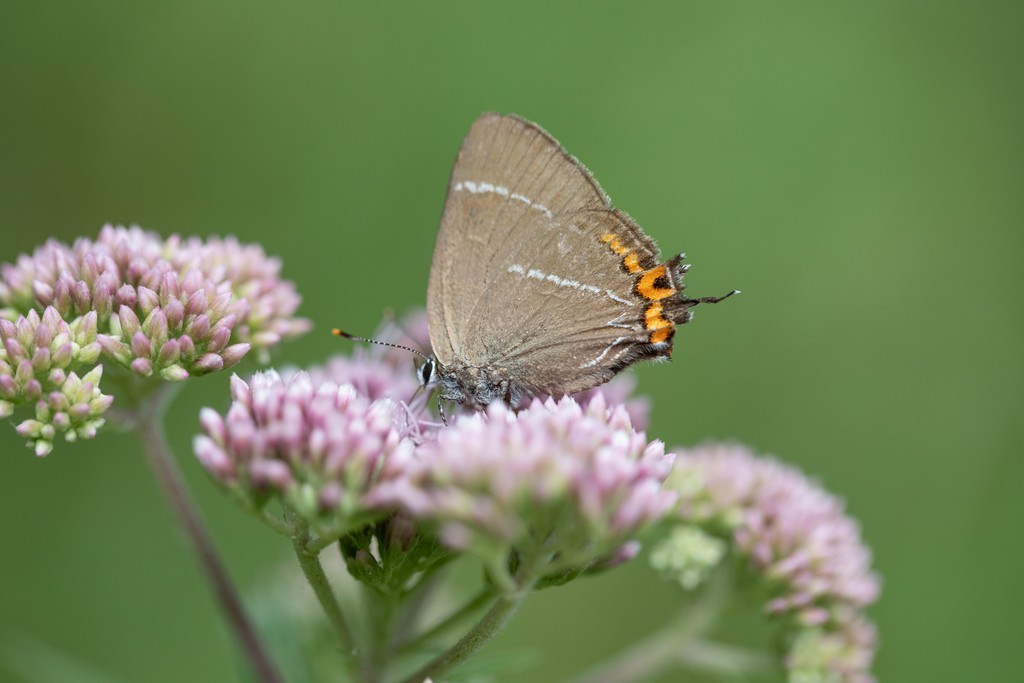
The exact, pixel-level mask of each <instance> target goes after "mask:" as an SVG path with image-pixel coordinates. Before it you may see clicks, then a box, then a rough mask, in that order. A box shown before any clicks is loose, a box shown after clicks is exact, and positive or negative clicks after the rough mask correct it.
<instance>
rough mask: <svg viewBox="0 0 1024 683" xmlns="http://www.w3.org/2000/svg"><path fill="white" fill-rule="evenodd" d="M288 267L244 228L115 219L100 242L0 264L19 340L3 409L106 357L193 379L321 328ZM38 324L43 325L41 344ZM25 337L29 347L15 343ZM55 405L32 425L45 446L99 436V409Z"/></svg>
mask: <svg viewBox="0 0 1024 683" xmlns="http://www.w3.org/2000/svg"><path fill="white" fill-rule="evenodd" d="M279 271H280V263H279V262H278V261H277V259H273V258H268V257H267V256H266V254H264V252H263V250H262V248H260V247H259V246H257V245H244V244H240V243H239V242H238V241H237V240H235V239H234V238H227V239H220V238H210V239H207V240H202V239H199V238H196V237H193V238H190V239H182V238H180V237H178V236H177V235H172V236H171V237H169V238H167V239H164V238H162V237H160V236H159V235H157V234H155V233H152V232H147V231H144V230H142V229H140V228H137V227H133V228H122V227H111V226H106V227H104V228H103V229H102V230H101V231H100V234H99V236H98V237H97V238H96V239H95V240H91V239H84V238H83V239H79V240H77V241H75V243H74V244H72V245H67V244H64V243H62V242H59V241H56V240H50V241H49V242H47V243H46V244H44V245H43V246H41V247H39V248H38V249H36V250H35V252H34V253H32V254H31V255H22V256H20V257H19V258H18V259H17V261H16V262H15V263H13V264H10V263H8V264H3V265H0V319H3V320H4V321H6V322H8V323H9V326H7V327H4V328H2V329H0V335H2V336H3V338H4V343H5V344H6V345H7V347H8V348H6V349H5V351H4V357H2V358H0V396H2V400H4V401H6V402H7V405H6V406H3V405H0V411H9V410H13V407H15V406H17V405H20V404H29V405H31V404H34V403H36V402H38V401H40V400H42V399H43V397H44V395H47V394H50V393H52V392H54V391H60V390H61V386H62V382H63V379H62V378H63V377H64V376H70V375H69V374H68V373H70V372H71V371H72V370H78V371H80V372H84V371H87V370H90V369H91V366H92V365H94V364H95V363H97V362H105V361H112V362H113V363H115V364H116V365H120V366H123V367H124V368H126V369H128V370H129V371H130V372H131V373H132V374H134V375H135V376H138V377H158V378H161V379H164V380H171V381H181V380H184V379H186V378H188V377H189V376H191V375H201V374H206V373H210V372H215V371H217V370H220V369H222V368H225V367H230V366H231V365H234V364H235V363H237V362H238V361H239V360H240V359H241V358H242V357H243V356H245V355H246V354H247V353H248V352H249V351H250V349H256V350H257V351H258V352H259V353H260V354H261V355H265V354H266V351H267V350H268V349H269V348H271V347H273V346H275V345H276V344H277V343H278V342H280V341H281V340H282V339H284V338H288V337H293V336H295V335H298V334H300V333H302V332H304V331H306V330H308V329H309V321H307V320H304V319H302V318H297V317H295V316H294V313H295V311H296V309H297V308H298V305H299V297H298V295H297V294H296V293H295V289H294V286H293V285H292V284H291V283H290V282H285V281H282V280H281V279H280V278H279ZM40 314H41V317H40ZM33 316H35V317H33ZM11 326H13V327H11ZM26 326H29V327H33V328H34V329H37V330H38V333H37V337H38V338H37V339H35V340H34V341H32V342H31V343H29V340H28V339H27V338H26V335H25V333H24V332H23V330H24V329H26ZM15 329H17V330H22V331H21V332H17V333H15V332H14V331H13V330H15ZM66 330H69V331H70V333H69V332H67V331H66ZM69 334H70V336H69ZM15 337H16V338H17V339H19V342H18V344H20V346H11V342H10V341H9V340H11V339H14V338H15ZM69 344H70V346H69ZM33 345H34V346H33ZM47 345H48V346H50V347H51V348H49V349H48V350H44V349H43V348H42V347H43V346H47ZM54 345H56V346H54ZM29 347H32V349H33V350H32V351H31V354H30V353H29ZM69 352H70V353H69ZM47 354H48V355H47ZM26 358H27V359H29V360H30V362H31V368H29V367H27V366H25V364H24V363H23V361H24V360H25V359H26ZM29 369H31V370H32V373H31V374H32V377H29V376H28V375H29V372H28V371H29ZM54 370H57V371H59V372H53V371H54ZM108 370H109V368H108ZM100 372H102V370H101V371H100ZM108 375H109V372H108ZM98 377H99V375H98V374H97V375H96V379H97V380H98ZM15 385H16V386H15ZM98 407H99V406H98V405H97V408H98ZM36 408H37V413H38V412H40V408H41V407H40V406H39V405H36ZM104 409H105V408H104ZM55 411H56V412H54V413H53V415H54V417H55V419H56V421H55V422H53V423H52V424H50V423H49V422H46V421H45V420H38V417H37V420H38V421H40V422H42V423H43V425H42V427H40V428H39V429H37V430H28V431H32V432H33V434H35V433H36V432H38V434H39V435H42V436H41V437H40V436H35V435H34V436H33V437H32V438H33V439H34V443H35V448H36V452H37V453H39V452H42V451H45V452H49V448H50V447H52V439H50V435H51V434H53V433H55V432H56V431H64V432H65V436H68V437H73V436H89V435H91V433H93V432H94V431H95V427H96V426H97V425H98V424H101V423H99V422H97V420H96V418H98V415H96V414H91V415H90V420H91V422H90V425H91V426H90V427H88V428H85V429H82V428H81V427H83V426H84V425H83V424H78V425H77V426H74V425H71V424H70V423H68V424H67V425H65V424H64V423H65V422H66V421H62V418H60V417H59V416H60V415H61V414H62V413H63V412H65V411H63V410H60V409H55ZM43 412H45V411H43ZM79 412H80V411H79ZM26 430H27V428H26ZM22 431H25V430H22ZM40 438H42V439H43V441H40Z"/></svg>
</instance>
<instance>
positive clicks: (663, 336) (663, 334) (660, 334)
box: [650, 327, 672, 344]
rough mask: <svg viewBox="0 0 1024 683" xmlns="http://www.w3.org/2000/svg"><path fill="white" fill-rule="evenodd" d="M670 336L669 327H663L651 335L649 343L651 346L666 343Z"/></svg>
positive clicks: (670, 330) (670, 329)
mask: <svg viewBox="0 0 1024 683" xmlns="http://www.w3.org/2000/svg"><path fill="white" fill-rule="evenodd" d="M671 335H672V328H671V327H663V328H661V329H660V330H655V331H654V332H652V333H651V339H650V342H651V343H652V344H661V343H662V342H665V341H668V338H669V337H670V336H671Z"/></svg>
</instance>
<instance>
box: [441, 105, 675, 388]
mask: <svg viewBox="0 0 1024 683" xmlns="http://www.w3.org/2000/svg"><path fill="white" fill-rule="evenodd" d="M658 268H660V269H661V274H659V273H658V272H657V271H658ZM681 275H682V269H681V267H679V266H678V261H677V260H674V261H673V262H670V263H669V264H665V266H658V249H657V246H656V245H655V244H654V242H653V241H651V240H650V238H648V237H647V236H646V235H644V234H643V232H642V231H641V230H640V228H639V227H638V226H637V225H636V224H635V223H634V222H633V221H632V220H631V219H630V218H629V217H628V216H627V215H626V214H624V213H622V212H619V211H616V210H614V209H612V208H611V206H610V203H609V200H608V198H607V196H606V195H605V194H604V192H603V191H602V190H601V188H600V186H599V185H598V184H597V182H596V181H595V180H594V178H593V176H591V175H590V173H589V172H588V171H587V170H586V168H584V167H583V165H582V164H580V163H579V162H578V161H577V160H576V159H574V158H573V157H572V156H570V155H569V154H568V153H566V152H565V150H563V149H562V147H561V146H560V145H559V144H558V142H557V141H556V140H555V139H554V138H552V137H551V136H550V135H548V134H547V133H546V132H545V131H543V130H542V129H541V128H540V127H538V126H537V125H535V124H533V123H530V122H527V121H523V120H522V119H520V118H517V117H514V116H501V115H497V114H485V115H484V116H482V117H480V118H479V119H478V120H477V121H476V122H475V123H474V124H473V126H472V128H471V129H470V132H469V135H468V136H467V137H466V140H465V142H464V143H463V146H462V149H461V151H460V152H459V156H458V158H457V160H456V162H455V167H454V169H453V172H452V178H451V183H450V185H449V189H448V198H447V201H446V204H445V210H444V215H443V216H442V220H441V229H440V232H439V234H438V239H437V245H436V247H435V252H434V261H433V266H432V268H431V277H430V287H429V290H428V315H429V321H430V333H431V342H432V344H433V346H434V351H435V353H436V354H437V355H438V358H439V360H440V361H441V363H442V364H448V363H450V362H451V360H452V359H453V358H456V357H458V358H462V359H464V360H466V361H467V362H469V363H470V364H471V365H493V366H497V367H501V368H505V369H506V370H507V371H508V373H509V375H510V376H512V377H514V378H515V379H516V380H517V381H518V382H519V383H521V384H522V385H524V386H525V387H527V388H530V389H533V390H537V391H546V392H548V393H572V392H574V391H579V390H582V389H586V388H589V387H591V386H594V385H596V384H600V383H601V382H603V381H606V380H607V379H609V378H610V377H611V376H612V375H613V374H614V373H615V372H617V371H618V370H619V369H621V368H622V367H624V366H625V365H627V364H629V363H630V362H633V361H634V360H636V359H637V358H640V357H643V356H645V355H647V356H657V355H667V353H668V352H670V350H671V332H672V331H674V325H673V323H674V322H675V321H676V320H681V319H684V318H685V315H684V313H685V307H684V310H682V311H680V310H679V302H681V301H682V300H681V299H679V297H676V296H674V295H675V294H676V293H677V292H678V291H679V289H681V283H680V279H681ZM669 295H673V296H671V299H669ZM655 304H656V306H654V308H656V309H657V310H653V309H652V305H655ZM655 332H656V333H657V335H658V337H654V334H655ZM655 342H656V343H655Z"/></svg>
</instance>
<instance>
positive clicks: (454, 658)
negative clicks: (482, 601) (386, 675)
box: [403, 584, 532, 683]
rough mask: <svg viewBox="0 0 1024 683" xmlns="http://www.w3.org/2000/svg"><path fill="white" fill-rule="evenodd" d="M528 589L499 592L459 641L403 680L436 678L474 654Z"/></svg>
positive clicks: (415, 682)
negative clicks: (500, 594) (478, 619)
mask: <svg viewBox="0 0 1024 683" xmlns="http://www.w3.org/2000/svg"><path fill="white" fill-rule="evenodd" d="M531 588H532V584H530V586H527V587H523V588H520V590H517V591H515V592H513V593H506V594H504V595H502V596H501V597H500V598H498V600H497V602H495V603H494V604H493V605H492V606H491V609H489V610H488V611H487V613H486V614H484V616H483V617H481V618H480V621H478V622H477V623H476V624H475V625H474V626H473V628H472V629H470V631H469V633H467V634H466V635H464V636H463V637H462V639H461V640H459V642H457V643H455V645H453V646H452V647H451V648H449V649H448V650H447V651H446V652H444V653H442V654H441V655H439V656H438V657H437V658H435V659H434V660H432V661H431V662H429V663H427V664H426V665H425V666H423V667H422V668H420V669H419V670H418V671H416V673H414V674H412V675H411V676H408V677H406V678H405V679H404V681H403V683H423V681H424V680H426V679H427V678H432V679H435V680H436V679H437V678H438V677H439V676H440V675H441V674H443V673H446V672H447V671H450V670H451V669H453V668H455V667H456V666H458V665H459V664H461V663H462V662H464V661H466V660H467V659H469V658H470V657H471V656H472V655H474V654H476V652H477V651H478V650H479V649H480V648H482V647H483V646H484V645H486V644H487V643H488V642H490V640H491V639H492V638H494V636H496V635H498V633H499V632H500V631H501V629H502V628H504V627H505V625H506V624H507V623H508V622H509V620H510V619H511V618H512V616H513V615H514V614H515V613H516V611H517V610H518V609H519V607H520V606H521V605H522V604H523V601H524V600H525V599H526V596H527V595H528V594H529V592H530V589H531Z"/></svg>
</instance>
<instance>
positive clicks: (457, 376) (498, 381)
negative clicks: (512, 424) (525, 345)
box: [424, 360, 526, 408]
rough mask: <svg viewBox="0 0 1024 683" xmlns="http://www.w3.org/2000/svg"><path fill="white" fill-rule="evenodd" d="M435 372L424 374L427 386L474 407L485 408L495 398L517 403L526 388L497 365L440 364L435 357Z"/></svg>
mask: <svg viewBox="0 0 1024 683" xmlns="http://www.w3.org/2000/svg"><path fill="white" fill-rule="evenodd" d="M433 363H434V368H432V370H433V372H432V373H431V374H432V376H430V377H424V379H426V380H427V381H426V382H425V383H424V384H425V385H426V386H427V387H428V388H429V387H430V386H431V385H433V386H436V387H437V388H438V390H439V395H440V398H442V399H444V400H446V401H455V402H457V403H461V404H464V405H466V406H469V407H472V408H483V407H484V406H487V405H490V404H491V403H494V402H496V401H500V402H502V403H505V404H506V405H518V404H519V402H520V401H521V400H522V398H523V395H524V394H525V393H526V391H525V389H524V388H523V387H521V386H520V385H518V384H517V383H516V382H514V381H513V380H512V379H511V373H510V372H509V371H507V370H505V369H504V368H500V367H496V366H488V367H476V366H472V365H469V364H468V363H466V362H465V361H454V362H453V363H452V364H451V365H441V364H440V363H439V362H437V361H436V360H434V361H433Z"/></svg>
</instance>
